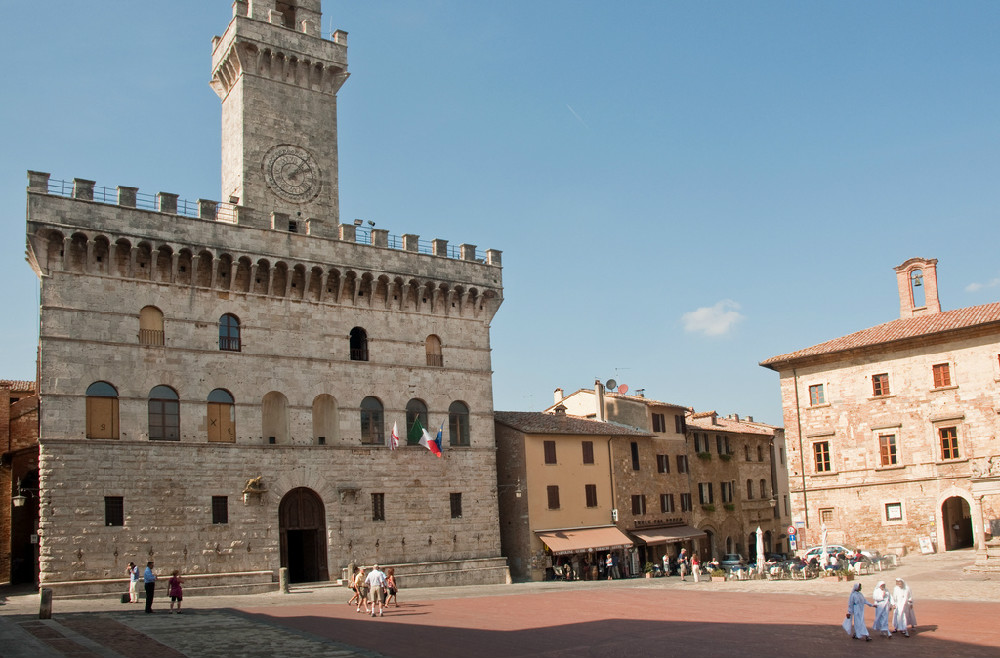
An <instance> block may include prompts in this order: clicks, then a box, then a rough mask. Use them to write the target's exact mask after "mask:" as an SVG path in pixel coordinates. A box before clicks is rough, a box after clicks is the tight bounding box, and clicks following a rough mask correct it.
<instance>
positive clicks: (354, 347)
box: [351, 327, 368, 361]
mask: <svg viewBox="0 0 1000 658" xmlns="http://www.w3.org/2000/svg"><path fill="white" fill-rule="evenodd" d="M367 360H368V333H367V332H366V331H365V330H364V329H362V328H361V327H354V328H353V329H351V361H367Z"/></svg>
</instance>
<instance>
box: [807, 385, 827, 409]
mask: <svg viewBox="0 0 1000 658" xmlns="http://www.w3.org/2000/svg"><path fill="white" fill-rule="evenodd" d="M824 402H826V398H825V397H824V396H823V385H822V384H813V385H812V386H810V387H809V404H810V405H812V406H814V407H815V406H816V405H817V404H823V403H824Z"/></svg>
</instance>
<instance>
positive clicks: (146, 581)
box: [142, 560, 156, 615]
mask: <svg viewBox="0 0 1000 658" xmlns="http://www.w3.org/2000/svg"><path fill="white" fill-rule="evenodd" d="M142 583H143V585H144V586H145V588H146V614H147V615H148V614H150V613H151V612H153V592H154V591H155V590H156V574H155V573H153V562H152V560H150V561H149V562H147V563H146V570H145V571H143V572H142Z"/></svg>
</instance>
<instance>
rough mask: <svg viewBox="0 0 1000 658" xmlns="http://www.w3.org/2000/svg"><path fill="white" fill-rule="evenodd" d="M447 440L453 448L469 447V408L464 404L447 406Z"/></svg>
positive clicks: (457, 403) (453, 403) (457, 402)
mask: <svg viewBox="0 0 1000 658" xmlns="http://www.w3.org/2000/svg"><path fill="white" fill-rule="evenodd" d="M448 439H449V443H450V444H451V445H453V446H467V445H469V408H468V407H467V406H465V403H464V402H459V401H457V400H456V401H455V402H452V403H451V404H450V405H449V406H448Z"/></svg>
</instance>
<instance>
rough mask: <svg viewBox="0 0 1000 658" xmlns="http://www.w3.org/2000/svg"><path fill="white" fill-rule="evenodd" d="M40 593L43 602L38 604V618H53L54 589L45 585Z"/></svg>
mask: <svg viewBox="0 0 1000 658" xmlns="http://www.w3.org/2000/svg"><path fill="white" fill-rule="evenodd" d="M39 594H40V595H41V596H39V600H40V601H41V603H40V605H39V606H38V618H39V619H52V589H51V588H50V587H43V588H42V589H41V591H40V592H39Z"/></svg>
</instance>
